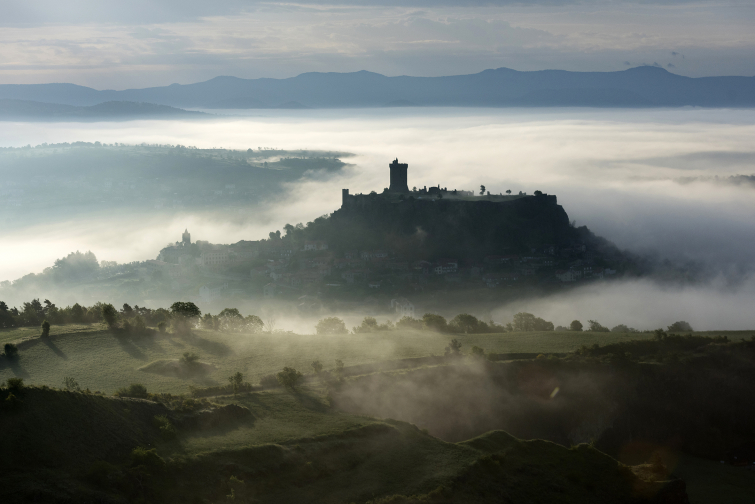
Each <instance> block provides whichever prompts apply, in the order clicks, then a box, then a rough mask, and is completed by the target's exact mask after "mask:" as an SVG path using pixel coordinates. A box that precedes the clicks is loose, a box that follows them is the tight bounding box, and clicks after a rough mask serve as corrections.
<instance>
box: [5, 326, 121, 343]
mask: <svg viewBox="0 0 755 504" xmlns="http://www.w3.org/2000/svg"><path fill="white" fill-rule="evenodd" d="M105 328H106V326H105V324H67V325H59V326H58V325H56V326H52V334H56V335H63V334H73V333H87V332H97V331H102V330H104V329H105ZM41 332H42V330H41V329H40V328H39V327H17V328H14V329H0V345H2V344H5V343H10V342H15V343H18V342H19V341H23V340H26V339H30V338H37V337H39V335H40V334H41Z"/></svg>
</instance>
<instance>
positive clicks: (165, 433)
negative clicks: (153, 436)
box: [153, 415, 178, 439]
mask: <svg viewBox="0 0 755 504" xmlns="http://www.w3.org/2000/svg"><path fill="white" fill-rule="evenodd" d="M153 423H154V424H155V427H157V428H158V430H159V431H160V435H161V436H162V437H163V439H175V438H176V436H177V435H178V431H177V430H176V428H175V427H174V426H173V424H172V423H170V420H168V417H167V416H166V415H156V416H155V418H154V419H153Z"/></svg>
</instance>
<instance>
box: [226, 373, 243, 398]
mask: <svg viewBox="0 0 755 504" xmlns="http://www.w3.org/2000/svg"><path fill="white" fill-rule="evenodd" d="M228 382H229V383H230V384H231V388H232V389H233V395H236V394H238V393H239V389H240V388H241V385H242V384H243V383H244V375H243V374H241V371H236V373H235V374H233V375H231V376H229V377H228Z"/></svg>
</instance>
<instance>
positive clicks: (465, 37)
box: [0, 0, 755, 89]
mask: <svg viewBox="0 0 755 504" xmlns="http://www.w3.org/2000/svg"><path fill="white" fill-rule="evenodd" d="M753 26H755V3H753V2H752V1H745V0H731V1H702V0H700V1H695V0H665V1H661V2H650V1H644V0H635V1H623V0H534V1H528V2H517V1H511V0H490V1H476V0H472V1H461V0H440V1H431V0H410V1H408V2H398V1H391V0H379V1H377V2H373V1H370V2H367V1H359V0H337V1H333V2H329V3H320V2H316V1H299V2H290V3H284V2H274V1H273V2H263V1H253V0H248V1H242V0H228V1H223V2H207V1H206V0H201V1H200V0H149V1H147V0H132V1H129V2H124V1H113V0H78V1H76V0H74V1H67V2H60V1H57V0H26V1H24V2H20V1H17V0H13V1H10V0H0V83H2V84H14V83H15V84H20V83H46V82H71V83H75V84H80V85H86V86H90V87H94V88H97V89H126V88H142V87H150V86H162V85H169V84H172V83H181V84H188V83H192V82H199V81H204V80H208V79H211V78H213V77H216V76H218V75H233V76H236V77H242V78H259V77H274V78H285V77H292V76H295V75H298V74H300V73H303V72H309V71H319V72H352V71H358V70H369V71H373V72H378V73H382V74H384V75H390V76H393V75H414V76H438V75H456V74H466V73H476V72H480V71H482V70H484V69H488V68H499V67H508V68H513V69H515V70H544V69H561V70H572V71H617V70H623V69H626V68H630V67H634V66H639V65H643V64H647V65H657V66H661V67H663V68H665V69H667V70H669V71H671V72H674V73H677V74H681V75H685V76H690V77H701V76H712V75H746V76H753V75H755V30H753V29H752V27H753Z"/></svg>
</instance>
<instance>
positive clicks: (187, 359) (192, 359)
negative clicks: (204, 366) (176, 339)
mask: <svg viewBox="0 0 755 504" xmlns="http://www.w3.org/2000/svg"><path fill="white" fill-rule="evenodd" d="M198 362H199V355H197V354H195V353H194V352H184V354H183V356H182V357H181V364H183V365H185V366H194V365H196V364H197V363H198Z"/></svg>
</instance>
